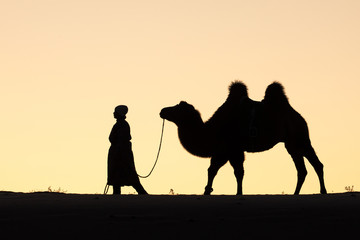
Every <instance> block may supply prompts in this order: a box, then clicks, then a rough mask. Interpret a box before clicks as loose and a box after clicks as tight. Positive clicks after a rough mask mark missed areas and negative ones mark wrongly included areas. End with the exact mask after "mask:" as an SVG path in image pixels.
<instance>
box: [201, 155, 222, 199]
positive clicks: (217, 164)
mask: <svg viewBox="0 0 360 240" xmlns="http://www.w3.org/2000/svg"><path fill="white" fill-rule="evenodd" d="M227 161H228V160H227V159H226V158H224V157H219V156H213V157H212V158H211V162H210V167H209V169H208V182H207V185H206V187H205V192H204V195H210V194H211V192H212V191H213V189H212V185H213V182H214V178H215V176H216V174H217V172H218V171H219V169H220V168H221V167H222V166H224V165H225V163H227Z"/></svg>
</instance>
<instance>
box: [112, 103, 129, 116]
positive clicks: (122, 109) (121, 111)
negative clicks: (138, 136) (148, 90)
mask: <svg viewBox="0 0 360 240" xmlns="http://www.w3.org/2000/svg"><path fill="white" fill-rule="evenodd" d="M127 112H128V107H127V106H125V105H119V106H117V107H116V108H115V110H114V118H116V119H119V118H125V115H126V114H127Z"/></svg>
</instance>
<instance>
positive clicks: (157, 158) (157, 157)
mask: <svg viewBox="0 0 360 240" xmlns="http://www.w3.org/2000/svg"><path fill="white" fill-rule="evenodd" d="M164 126H165V119H163V124H162V128H161V137H160V143H159V150H158V152H157V155H156V160H155V163H154V166H153V167H152V169H151V171H150V172H149V174H148V175H146V176H141V175H139V174H138V176H139V177H140V178H147V177H149V176H150V175H151V173H152V172H153V171H154V168H155V166H156V164H157V162H158V160H159V154H160V150H161V144H162V139H163V136H164Z"/></svg>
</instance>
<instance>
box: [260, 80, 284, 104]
mask: <svg viewBox="0 0 360 240" xmlns="http://www.w3.org/2000/svg"><path fill="white" fill-rule="evenodd" d="M264 102H266V103H269V104H274V105H276V106H284V105H288V104H289V100H288V98H287V97H286V94H285V91H284V87H283V86H282V85H281V83H279V82H273V83H272V84H270V85H269V86H268V87H267V89H266V92H265V97H264Z"/></svg>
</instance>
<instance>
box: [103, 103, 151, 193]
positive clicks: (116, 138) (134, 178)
mask: <svg viewBox="0 0 360 240" xmlns="http://www.w3.org/2000/svg"><path fill="white" fill-rule="evenodd" d="M127 112H128V108H127V106H125V105H120V106H117V107H116V108H115V111H114V118H115V119H116V120H117V122H116V123H115V125H114V126H113V128H112V130H111V133H110V136H109V140H110V143H111V146H110V149H109V154H108V185H112V186H113V194H121V187H122V186H132V187H133V188H135V190H136V191H137V192H138V194H147V192H146V191H145V189H144V188H143V186H142V185H141V183H140V180H139V177H138V175H137V172H136V169H135V163H134V155H133V152H132V149H131V142H130V140H131V135H130V126H129V124H128V122H127V121H125V118H126V113H127Z"/></svg>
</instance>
